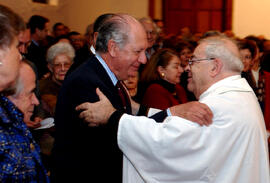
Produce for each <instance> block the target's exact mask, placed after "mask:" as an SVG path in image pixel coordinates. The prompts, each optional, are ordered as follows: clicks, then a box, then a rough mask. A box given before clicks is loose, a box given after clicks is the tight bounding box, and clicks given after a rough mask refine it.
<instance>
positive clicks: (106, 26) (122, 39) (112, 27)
mask: <svg viewBox="0 0 270 183" xmlns="http://www.w3.org/2000/svg"><path fill="white" fill-rule="evenodd" d="M131 19H134V18H133V17H131V16H129V15H125V14H116V15H113V16H112V17H111V18H109V19H108V20H106V21H105V22H104V23H103V24H102V25H101V27H100V28H99V29H98V37H97V41H96V51H97V52H101V53H106V52H108V42H109V40H113V41H114V42H116V44H117V45H118V46H119V47H120V48H123V47H124V46H125V45H126V44H127V43H128V41H129V36H128V35H129V32H130V25H129V20H131ZM134 20H135V19H134Z"/></svg>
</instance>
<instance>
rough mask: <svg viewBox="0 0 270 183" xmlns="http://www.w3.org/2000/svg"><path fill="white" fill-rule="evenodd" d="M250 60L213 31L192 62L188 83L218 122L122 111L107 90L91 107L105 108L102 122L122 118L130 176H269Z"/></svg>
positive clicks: (243, 182)
mask: <svg viewBox="0 0 270 183" xmlns="http://www.w3.org/2000/svg"><path fill="white" fill-rule="evenodd" d="M242 68H243V64H242V62H241V60H240V57H239V52H238V49H237V47H236V45H235V44H234V43H233V42H232V41H231V40H229V39H228V38H223V37H210V38H206V39H204V40H202V41H201V42H200V43H199V45H198V46H197V48H196V49H195V51H194V57H193V58H192V59H191V60H190V61H189V66H187V67H186V70H187V71H188V72H189V79H188V82H189V83H188V88H189V90H191V91H192V92H194V94H195V96H196V97H197V98H198V99H199V101H200V102H202V103H205V104H207V105H208V106H209V107H210V109H211V110H212V112H213V114H214V117H213V123H212V124H211V125H210V126H199V125H198V124H196V123H193V122H191V121H188V120H185V119H183V118H180V117H175V116H170V117H167V119H166V120H165V121H164V122H163V123H157V122H156V121H154V120H152V119H149V118H147V117H138V116H131V115H127V114H122V113H121V112H119V111H115V109H113V108H112V106H111V105H109V103H108V101H107V100H106V99H105V98H104V96H103V95H102V94H100V96H101V101H100V103H99V102H98V103H96V104H92V105H91V110H93V112H92V113H89V115H100V116H98V117H97V116H92V118H91V122H93V121H95V120H94V119H96V121H95V122H96V123H98V122H99V121H106V120H101V118H102V117H103V118H109V117H110V118H112V117H113V118H114V119H115V118H118V119H119V125H118V131H117V140H118V145H119V148H120V149H121V150H122V151H123V154H124V165H123V183H144V182H147V183H269V182H270V178H269V159H268V146H267V135H266V129H265V124H264V119H263V115H262V112H261V109H260V106H259V104H258V101H257V98H256V96H255V94H254V92H253V90H252V89H251V87H250V86H249V85H248V83H247V81H246V80H245V79H244V78H241V76H240V73H241V70H242ZM101 105H102V109H103V110H100V106H101ZM98 109H99V113H98V114H97V112H96V111H97V110H98ZM95 110H96V111H95ZM111 114H112V115H111ZM111 121H112V120H109V123H110V122H111Z"/></svg>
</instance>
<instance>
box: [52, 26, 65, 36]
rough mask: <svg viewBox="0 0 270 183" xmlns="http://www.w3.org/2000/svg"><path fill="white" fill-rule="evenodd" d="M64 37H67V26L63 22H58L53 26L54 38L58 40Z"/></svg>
mask: <svg viewBox="0 0 270 183" xmlns="http://www.w3.org/2000/svg"><path fill="white" fill-rule="evenodd" d="M62 35H66V31H65V25H64V24H63V23H62V22H57V23H55V24H54V25H53V36H54V38H57V37H59V36H62Z"/></svg>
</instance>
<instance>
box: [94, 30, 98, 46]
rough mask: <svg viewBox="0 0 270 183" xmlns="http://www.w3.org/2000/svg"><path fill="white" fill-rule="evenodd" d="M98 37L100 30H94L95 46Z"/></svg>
mask: <svg viewBox="0 0 270 183" xmlns="http://www.w3.org/2000/svg"><path fill="white" fill-rule="evenodd" d="M97 37H98V32H94V38H93V39H94V43H93V44H94V47H96V42H97Z"/></svg>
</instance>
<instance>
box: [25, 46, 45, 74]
mask: <svg viewBox="0 0 270 183" xmlns="http://www.w3.org/2000/svg"><path fill="white" fill-rule="evenodd" d="M27 52H28V53H27V54H26V58H27V59H28V60H30V61H31V62H33V63H34V64H35V66H36V68H37V73H38V79H41V78H42V76H43V75H44V74H46V73H47V72H49V69H48V68H47V61H46V48H45V47H41V46H37V45H36V44H34V43H33V41H32V42H31V44H30V46H29V47H28V48H27Z"/></svg>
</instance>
